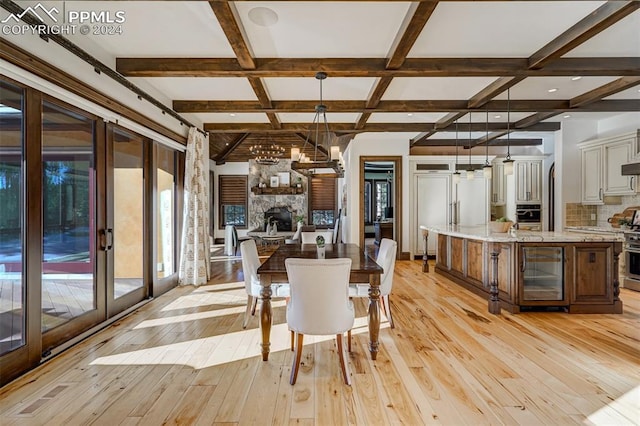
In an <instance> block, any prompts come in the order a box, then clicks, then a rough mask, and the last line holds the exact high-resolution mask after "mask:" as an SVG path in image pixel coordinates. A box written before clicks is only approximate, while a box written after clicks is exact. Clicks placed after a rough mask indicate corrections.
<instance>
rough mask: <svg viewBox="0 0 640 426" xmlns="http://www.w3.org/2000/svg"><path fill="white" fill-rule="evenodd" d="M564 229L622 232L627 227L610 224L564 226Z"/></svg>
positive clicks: (607, 232) (605, 232)
mask: <svg viewBox="0 0 640 426" xmlns="http://www.w3.org/2000/svg"><path fill="white" fill-rule="evenodd" d="M564 229H565V231H570V232H600V233H603V234H609V233H611V234H624V233H625V232H629V230H628V229H622V228H613V227H611V226H607V227H605V226H565V227H564Z"/></svg>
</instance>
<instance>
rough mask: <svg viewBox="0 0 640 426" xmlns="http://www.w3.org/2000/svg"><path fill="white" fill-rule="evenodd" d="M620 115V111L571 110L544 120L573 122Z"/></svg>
mask: <svg viewBox="0 0 640 426" xmlns="http://www.w3.org/2000/svg"><path fill="white" fill-rule="evenodd" d="M618 115H620V113H619V112H576V111H571V112H567V113H564V114H560V115H558V116H556V117H551V118H549V119H547V120H544V121H543V123H544V122H557V121H561V122H571V121H576V120H590V121H593V120H605V119H607V118H612V117H616V116H618Z"/></svg>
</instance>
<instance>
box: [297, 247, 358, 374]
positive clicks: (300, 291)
mask: <svg viewBox="0 0 640 426" xmlns="http://www.w3.org/2000/svg"><path fill="white" fill-rule="evenodd" d="M285 266H286V268H287V275H288V277H289V285H290V286H291V297H290V299H289V303H288V304H287V324H288V326H289V329H290V330H291V331H293V332H294V333H295V343H296V351H295V356H294V360H293V366H292V368H291V378H290V379H289V383H291V384H292V385H293V384H295V383H296V380H297V378H298V370H299V368H300V359H301V357H302V343H303V338H304V335H305V334H307V335H316V336H328V335H333V334H335V335H336V339H337V343H338V355H339V357H340V367H341V369H342V378H343V379H344V382H345V384H347V385H351V375H350V373H349V365H348V362H347V356H346V352H345V347H344V344H343V339H344V333H345V332H347V331H349V330H351V328H352V327H353V322H354V319H355V313H354V310H353V303H352V302H351V300H349V289H348V288H349V273H350V270H351V259H343V258H341V259H295V258H289V259H286V260H285Z"/></svg>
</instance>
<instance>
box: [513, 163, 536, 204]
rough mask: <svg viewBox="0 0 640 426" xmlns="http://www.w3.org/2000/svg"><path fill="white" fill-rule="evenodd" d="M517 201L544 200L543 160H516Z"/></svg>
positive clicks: (534, 201)
mask: <svg viewBox="0 0 640 426" xmlns="http://www.w3.org/2000/svg"><path fill="white" fill-rule="evenodd" d="M515 170H516V203H536V204H539V203H541V202H542V161H541V160H526V161H516V164H515Z"/></svg>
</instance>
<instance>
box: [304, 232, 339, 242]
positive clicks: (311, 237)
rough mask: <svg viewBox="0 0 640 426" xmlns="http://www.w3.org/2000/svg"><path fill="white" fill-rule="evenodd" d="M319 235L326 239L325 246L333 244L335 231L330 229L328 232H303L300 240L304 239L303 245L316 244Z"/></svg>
mask: <svg viewBox="0 0 640 426" xmlns="http://www.w3.org/2000/svg"><path fill="white" fill-rule="evenodd" d="M318 235H322V236H323V237H324V242H325V244H331V242H332V241H333V230H332V229H328V230H326V231H314V232H301V233H300V238H301V239H302V244H315V243H316V237H317V236H318Z"/></svg>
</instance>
